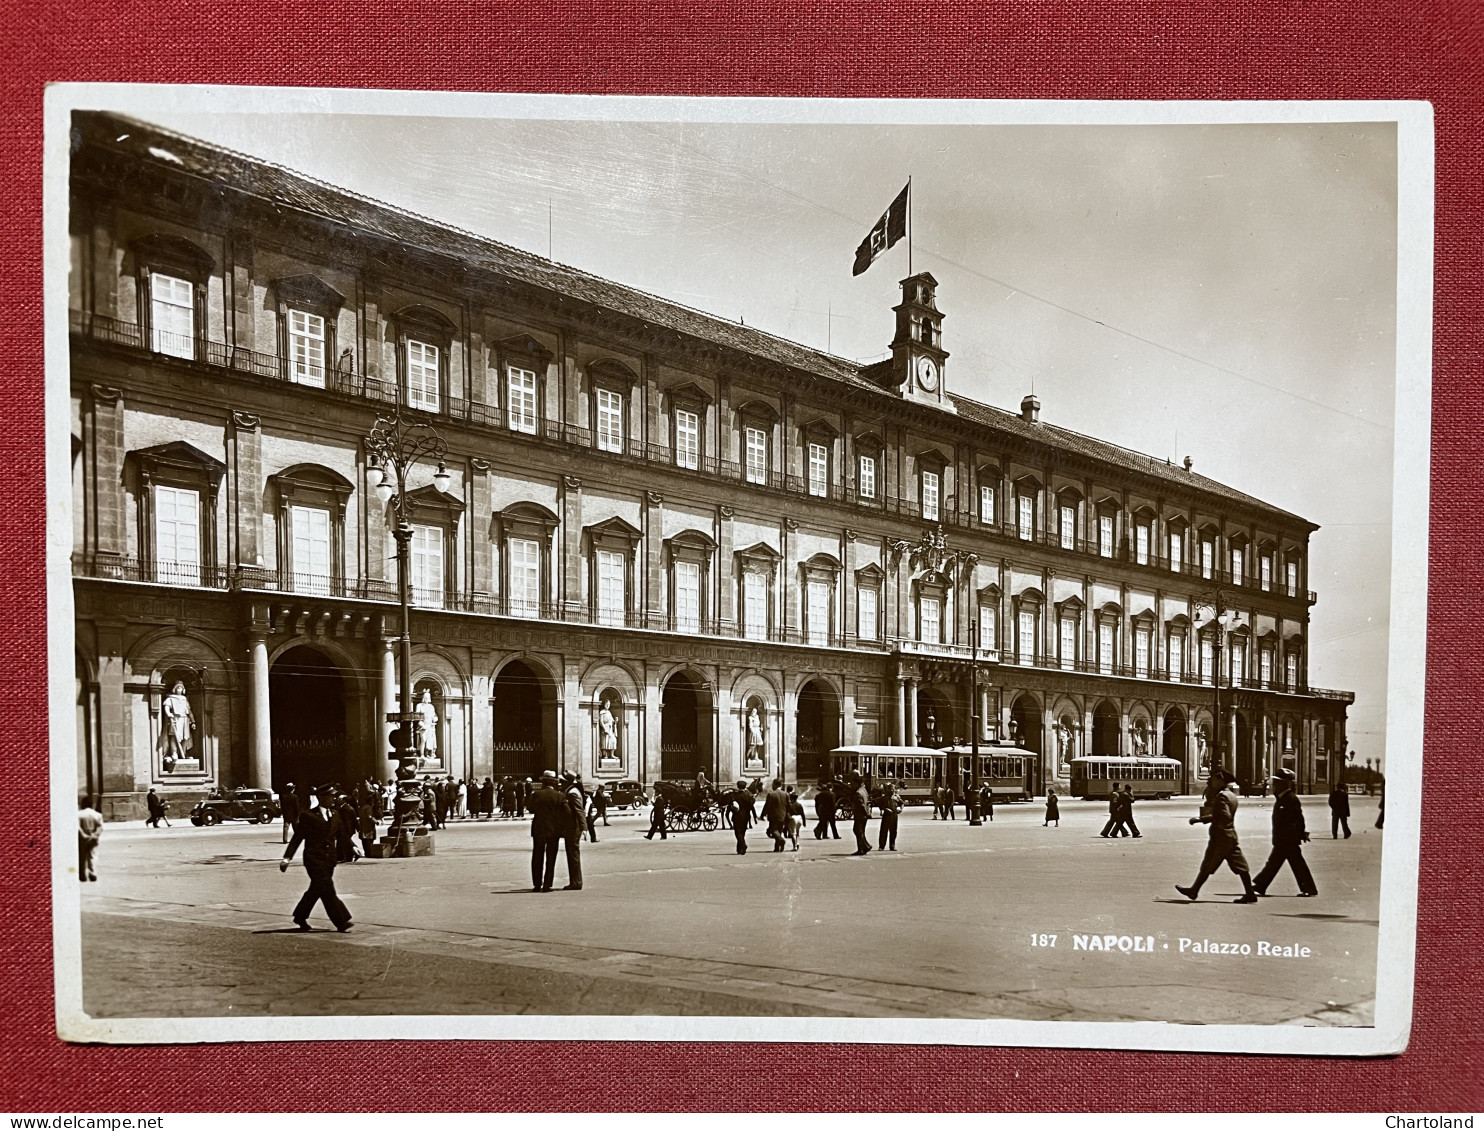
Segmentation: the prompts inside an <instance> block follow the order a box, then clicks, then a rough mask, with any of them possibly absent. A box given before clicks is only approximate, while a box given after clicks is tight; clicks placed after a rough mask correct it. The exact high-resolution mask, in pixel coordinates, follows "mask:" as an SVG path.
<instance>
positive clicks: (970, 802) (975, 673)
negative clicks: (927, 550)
mask: <svg viewBox="0 0 1484 1131" xmlns="http://www.w3.org/2000/svg"><path fill="white" fill-rule="evenodd" d="M981 725H982V723H981V720H980V718H979V618H978V617H977V616H976V617H975V618H974V620H973V622H972V623H971V624H970V625H969V761H970V766H969V782H970V784H969V796H968V797H967V798H965V805H964V807H965V808H966V809H967V810H968V811H969V824H970V826H972V827H978V826H980V825H983V824H984V818H983V817H981V816H980V815H979V727H980V726H981Z"/></svg>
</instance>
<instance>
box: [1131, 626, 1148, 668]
mask: <svg viewBox="0 0 1484 1131" xmlns="http://www.w3.org/2000/svg"><path fill="white" fill-rule="evenodd" d="M1134 675H1136V676H1139V677H1140V678H1141V679H1148V678H1149V630H1148V629H1147V628H1139V629H1135V630H1134Z"/></svg>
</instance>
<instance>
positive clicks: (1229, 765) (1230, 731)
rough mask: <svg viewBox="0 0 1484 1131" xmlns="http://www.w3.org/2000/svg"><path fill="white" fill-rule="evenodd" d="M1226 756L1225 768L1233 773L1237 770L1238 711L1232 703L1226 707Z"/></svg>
mask: <svg viewBox="0 0 1484 1131" xmlns="http://www.w3.org/2000/svg"><path fill="white" fill-rule="evenodd" d="M1226 729H1227V735H1226V758H1225V760H1224V762H1223V766H1224V768H1225V769H1228V770H1230V771H1231V772H1232V773H1236V772H1237V712H1236V709H1235V708H1234V707H1232V706H1230V705H1228V706H1227V709H1226Z"/></svg>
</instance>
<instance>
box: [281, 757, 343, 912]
mask: <svg viewBox="0 0 1484 1131" xmlns="http://www.w3.org/2000/svg"><path fill="white" fill-rule="evenodd" d="M321 796H324V797H325V798H326V799H328V800H329V804H324V805H322V804H320V797H321ZM333 799H334V790H332V789H330V788H329V787H328V786H317V787H316V788H314V789H312V790H310V793H309V804H308V807H307V808H305V809H304V810H303V812H301V813H300V814H299V819H298V820H297V821H296V822H294V838H293V839H292V840H291V841H289V846H288V848H286V849H285V850H284V853H283V859H282V860H280V861H279V862H278V870H279V871H280V872H287V871H288V870H289V861H290V860H292V859H293V858H294V853H296V852H297V851H299V845H301V844H302V845H303V846H304V870H305V871H306V872H308V873H309V889H308V890H307V891H305V893H304V895H303V896H302V897H300V899H299V903H298V906H296V907H295V908H294V922H295V923H297V924H298V925H299V930H301V931H307V930H309V913H310V912H311V911H313V910H314V905H315V904H316V903H320V902H322V903H324V905H325V914H326V915H328V916H329V917H330V922H332V923H334V924H335V929H336V930H337V931H348V930H350V929H351V927H352V926H354V924H353V923H352V922H351V918H350V910H349V909H348V908H347V907H346V906H345V904H343V903H341V902H340V897H339V896H338V895H336V894H335V864H336V857H337V849H338V845H339V842H340V839H341V836H342V829H341V823H340V815H339V814H338V813H336V812H335V811H334V808H333V806H334V800H333Z"/></svg>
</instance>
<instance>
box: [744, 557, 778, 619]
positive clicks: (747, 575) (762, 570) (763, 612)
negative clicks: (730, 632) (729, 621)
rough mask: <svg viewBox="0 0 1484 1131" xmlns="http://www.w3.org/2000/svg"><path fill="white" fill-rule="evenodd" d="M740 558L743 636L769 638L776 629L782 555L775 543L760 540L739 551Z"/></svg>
mask: <svg viewBox="0 0 1484 1131" xmlns="http://www.w3.org/2000/svg"><path fill="white" fill-rule="evenodd" d="M736 559H737V586H738V589H739V590H740V592H739V593H738V599H737V609H738V612H739V619H740V620H741V622H742V623H741V631H742V635H743V637H745V638H746V639H748V640H767V639H769V636H770V634H771V633H772V631H773V605H774V601H773V586H774V582H775V579H776V577H777V573H778V561H779V556H778V553H777V551H775V550H774V549H773V548H772V547H771V546H768V545H765V544H763V543H761V542H760V543H758V544H757V545H755V546H752V547H751V548H749V549H746V550H742V551H739V552H738V553H737V555H736Z"/></svg>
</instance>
